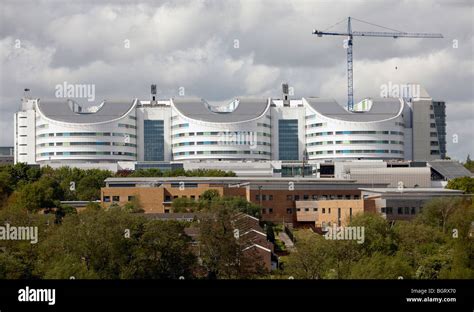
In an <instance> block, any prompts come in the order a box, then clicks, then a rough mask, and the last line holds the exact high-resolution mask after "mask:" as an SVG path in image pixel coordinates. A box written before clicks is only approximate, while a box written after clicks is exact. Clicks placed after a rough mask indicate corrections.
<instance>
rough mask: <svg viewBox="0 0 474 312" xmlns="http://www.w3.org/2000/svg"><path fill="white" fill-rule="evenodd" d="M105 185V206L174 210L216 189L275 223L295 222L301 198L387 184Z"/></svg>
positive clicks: (252, 180) (197, 180) (130, 181)
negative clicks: (131, 204)
mask: <svg viewBox="0 0 474 312" xmlns="http://www.w3.org/2000/svg"><path fill="white" fill-rule="evenodd" d="M105 184H106V186H105V187H103V188H102V189H101V201H102V203H103V205H104V207H109V206H110V205H112V204H114V203H115V204H117V205H120V206H123V205H125V204H126V203H127V202H131V201H133V200H138V202H139V203H140V206H141V208H142V209H143V210H144V212H145V213H173V207H172V203H173V200H175V199H178V198H186V199H188V200H196V201H198V200H199V199H200V197H201V194H202V193H203V192H204V191H206V190H209V189H213V190H217V191H218V192H219V194H220V195H221V196H239V197H243V198H245V199H246V200H247V201H249V202H252V203H254V204H256V205H259V206H260V207H261V214H262V220H263V221H270V222H276V223H281V222H286V223H296V222H297V210H296V209H297V207H296V204H295V203H296V202H298V201H316V200H322V201H325V200H329V201H334V200H359V199H361V198H362V197H361V191H360V188H366V187H372V185H375V187H386V186H387V184H385V183H376V184H372V183H370V184H366V183H357V182H356V181H354V180H339V179H319V178H259V177H248V178H239V177H235V178H233V177H218V178H217V177H216V178H209V177H207V178H201V177H176V178H158V177H157V178H132V177H126V178H108V179H106V180H105ZM354 209H355V207H354Z"/></svg>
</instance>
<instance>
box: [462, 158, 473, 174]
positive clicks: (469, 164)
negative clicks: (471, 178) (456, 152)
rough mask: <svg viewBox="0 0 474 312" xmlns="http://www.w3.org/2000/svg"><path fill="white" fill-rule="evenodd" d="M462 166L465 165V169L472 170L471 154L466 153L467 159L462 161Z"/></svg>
mask: <svg viewBox="0 0 474 312" xmlns="http://www.w3.org/2000/svg"><path fill="white" fill-rule="evenodd" d="M464 167H466V169H467V170H469V171H471V172H474V161H472V160H471V156H470V155H469V154H467V159H466V162H465V163H464Z"/></svg>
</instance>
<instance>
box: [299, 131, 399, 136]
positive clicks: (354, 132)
mask: <svg viewBox="0 0 474 312" xmlns="http://www.w3.org/2000/svg"><path fill="white" fill-rule="evenodd" d="M346 134H392V135H403V132H400V131H335V132H333V131H325V132H315V133H309V134H306V137H317V136H327V135H346Z"/></svg>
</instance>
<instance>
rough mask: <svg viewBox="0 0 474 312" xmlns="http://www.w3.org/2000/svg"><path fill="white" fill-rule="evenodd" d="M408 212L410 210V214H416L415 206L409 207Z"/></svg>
mask: <svg viewBox="0 0 474 312" xmlns="http://www.w3.org/2000/svg"><path fill="white" fill-rule="evenodd" d="M410 212H411V214H412V215H414V214H416V208H415V207H411V211H410Z"/></svg>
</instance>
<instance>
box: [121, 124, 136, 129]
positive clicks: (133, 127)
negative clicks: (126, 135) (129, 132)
mask: <svg viewBox="0 0 474 312" xmlns="http://www.w3.org/2000/svg"><path fill="white" fill-rule="evenodd" d="M118 126H119V128H126V129H136V128H137V127H136V126H134V125H129V124H122V123H119V124H118Z"/></svg>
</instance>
